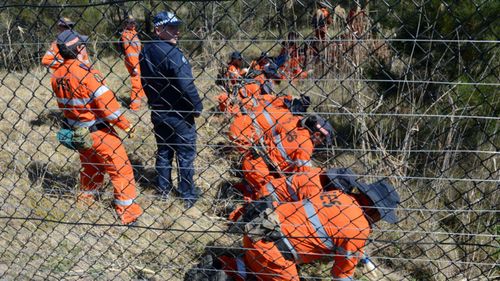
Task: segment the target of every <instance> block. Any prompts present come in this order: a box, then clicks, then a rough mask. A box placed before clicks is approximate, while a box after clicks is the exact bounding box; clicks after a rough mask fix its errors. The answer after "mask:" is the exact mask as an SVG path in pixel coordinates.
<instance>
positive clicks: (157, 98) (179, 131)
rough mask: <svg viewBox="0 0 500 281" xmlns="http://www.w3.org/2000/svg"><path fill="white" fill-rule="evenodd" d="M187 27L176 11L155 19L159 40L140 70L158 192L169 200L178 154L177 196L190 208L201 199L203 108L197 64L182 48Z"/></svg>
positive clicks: (142, 60) (145, 53)
mask: <svg viewBox="0 0 500 281" xmlns="http://www.w3.org/2000/svg"><path fill="white" fill-rule="evenodd" d="M181 23H182V21H181V20H179V19H178V18H177V17H176V16H175V15H174V14H173V13H171V12H166V11H164V12H160V13H159V14H157V15H156V16H155V17H154V19H153V24H154V30H155V34H156V37H157V38H155V39H156V40H154V41H153V42H150V43H146V44H145V46H144V48H143V49H142V51H141V55H140V66H141V70H142V85H143V87H144V91H145V92H146V96H147V98H148V103H149V106H150V107H151V109H152V113H151V120H152V122H153V125H154V132H155V135H156V142H157V145H158V152H157V158H156V170H157V172H158V189H159V191H160V192H161V193H162V195H163V196H168V194H169V193H170V191H171V190H172V178H171V171H172V160H173V157H174V153H176V154H177V160H178V161H177V162H178V175H179V186H178V189H177V192H178V194H179V195H180V196H181V197H182V198H183V199H184V202H185V207H186V208H191V207H192V206H193V205H194V203H195V202H196V200H197V197H198V194H197V192H196V188H195V186H194V182H193V174H194V167H193V161H194V159H195V156H196V127H195V122H194V119H195V118H196V117H199V116H200V114H201V111H202V110H203V105H202V103H201V100H200V97H199V95H198V91H197V90H196V87H195V85H194V78H193V74H192V72H191V65H190V64H189V62H188V61H187V59H186V57H185V56H184V55H183V53H182V51H181V50H179V48H178V47H177V40H178V37H179V25H180V24H181Z"/></svg>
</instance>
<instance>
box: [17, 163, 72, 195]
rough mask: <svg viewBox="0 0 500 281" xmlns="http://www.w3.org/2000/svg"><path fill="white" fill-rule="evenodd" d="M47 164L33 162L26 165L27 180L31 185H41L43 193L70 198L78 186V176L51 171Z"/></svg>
mask: <svg viewBox="0 0 500 281" xmlns="http://www.w3.org/2000/svg"><path fill="white" fill-rule="evenodd" d="M48 165H49V164H48V163H44V162H40V161H34V162H32V163H31V164H29V165H28V167H27V169H26V170H27V171H28V178H29V180H30V181H31V183H32V184H33V185H41V186H42V189H43V192H44V193H45V194H48V195H53V196H70V195H73V194H74V191H75V187H76V186H77V184H78V175H76V174H75V173H67V172H61V171H57V170H55V171H51V170H50V169H49V167H48Z"/></svg>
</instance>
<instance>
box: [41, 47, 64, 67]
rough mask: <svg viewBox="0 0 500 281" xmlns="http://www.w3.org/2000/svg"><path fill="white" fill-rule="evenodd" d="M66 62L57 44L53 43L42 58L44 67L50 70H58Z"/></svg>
mask: <svg viewBox="0 0 500 281" xmlns="http://www.w3.org/2000/svg"><path fill="white" fill-rule="evenodd" d="M63 62H64V60H63V58H62V57H61V55H60V54H59V48H58V47H57V44H56V42H52V43H51V44H50V48H49V49H48V50H47V52H45V54H44V55H43V57H42V65H44V66H45V67H48V68H50V69H56V68H58V67H59V66H60V65H61V63H63Z"/></svg>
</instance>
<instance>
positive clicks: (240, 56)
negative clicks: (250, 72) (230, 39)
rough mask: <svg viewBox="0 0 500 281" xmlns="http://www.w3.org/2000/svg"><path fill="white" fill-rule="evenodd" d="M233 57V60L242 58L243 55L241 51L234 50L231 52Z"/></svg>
mask: <svg viewBox="0 0 500 281" xmlns="http://www.w3.org/2000/svg"><path fill="white" fill-rule="evenodd" d="M231 59H232V60H242V59H243V56H242V55H241V53H240V52H232V53H231Z"/></svg>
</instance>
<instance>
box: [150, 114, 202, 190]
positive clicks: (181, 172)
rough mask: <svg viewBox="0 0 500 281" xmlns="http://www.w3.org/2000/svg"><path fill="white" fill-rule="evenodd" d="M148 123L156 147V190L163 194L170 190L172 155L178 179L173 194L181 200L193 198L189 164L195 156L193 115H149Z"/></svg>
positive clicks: (192, 168)
mask: <svg viewBox="0 0 500 281" xmlns="http://www.w3.org/2000/svg"><path fill="white" fill-rule="evenodd" d="M151 120H152V122H153V126H154V132H155V136H156V143H157V146H158V152H157V155H156V171H157V173H158V182H157V183H158V189H159V190H160V191H161V192H163V193H169V192H170V191H171V190H172V176H171V173H172V160H173V158H174V153H175V154H177V167H178V179H179V180H178V183H179V185H178V188H177V192H178V193H179V195H180V196H181V197H182V198H184V199H194V198H197V194H196V189H195V187H194V182H193V175H194V166H193V161H194V159H195V157H196V126H195V123H194V118H193V116H187V117H183V116H181V115H180V114H175V113H155V112H153V113H152V115H151Z"/></svg>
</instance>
